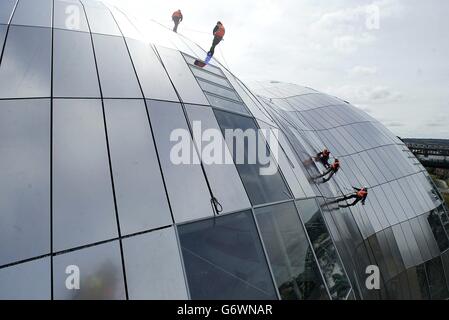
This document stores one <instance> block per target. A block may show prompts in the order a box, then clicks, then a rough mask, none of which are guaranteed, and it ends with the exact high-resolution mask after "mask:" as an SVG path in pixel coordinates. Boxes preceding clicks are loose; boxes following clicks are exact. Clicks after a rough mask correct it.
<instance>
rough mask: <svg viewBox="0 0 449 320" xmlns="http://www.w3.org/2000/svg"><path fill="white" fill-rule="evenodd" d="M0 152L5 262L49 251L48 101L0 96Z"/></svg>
mask: <svg viewBox="0 0 449 320" xmlns="http://www.w3.org/2000/svg"><path fill="white" fill-rule="evenodd" d="M0 154H1V156H0V181H1V183H0V243H1V245H0V265H4V264H8V263H11V262H14V261H19V260H24V259H28V258H32V257H35V256H39V255H43V254H47V253H49V252H50V165H49V164H50V101H48V100H14V101H5V100H2V101H0ZM0 288H1V285H0Z"/></svg>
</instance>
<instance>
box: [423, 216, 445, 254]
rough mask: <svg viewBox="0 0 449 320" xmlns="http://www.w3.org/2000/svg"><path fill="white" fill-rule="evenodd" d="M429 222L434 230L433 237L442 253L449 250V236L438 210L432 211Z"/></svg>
mask: <svg viewBox="0 0 449 320" xmlns="http://www.w3.org/2000/svg"><path fill="white" fill-rule="evenodd" d="M427 221H428V222H429V225H430V227H431V228H432V232H433V236H434V237H435V240H436V241H437V243H438V247H439V248H440V251H441V252H443V251H445V250H446V249H447V248H449V240H448V238H447V234H446V231H445V230H444V227H443V224H442V223H441V220H440V217H439V216H438V213H437V210H432V211H431V212H430V213H429V214H428V216H427Z"/></svg>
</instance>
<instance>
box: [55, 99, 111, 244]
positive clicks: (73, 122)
mask: <svg viewBox="0 0 449 320" xmlns="http://www.w3.org/2000/svg"><path fill="white" fill-rule="evenodd" d="M116 236H117V225H116V217H115V210H114V199H113V195H112V186H111V177H110V171H109V162H108V154H107V148H106V139H105V132H104V126H103V114H102V107H101V102H100V101H99V100H55V101H54V105H53V241H54V243H53V244H54V249H55V250H56V251H59V250H64V249H68V248H72V247H76V246H81V245H85V244H88V243H93V242H96V241H101V240H106V239H110V238H114V237H116Z"/></svg>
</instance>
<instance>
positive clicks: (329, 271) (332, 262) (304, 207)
mask: <svg viewBox="0 0 449 320" xmlns="http://www.w3.org/2000/svg"><path fill="white" fill-rule="evenodd" d="M296 203H297V205H298V210H299V213H300V215H301V218H302V221H303V222H304V225H305V226H306V231H307V233H308V235H309V238H310V241H311V242H312V245H313V249H314V250H315V254H316V257H317V259H318V264H319V265H320V267H321V270H322V272H323V275H324V277H325V280H326V283H327V286H328V288H329V291H330V293H331V295H332V298H334V299H344V298H345V297H346V296H347V294H348V292H349V290H350V289H351V286H350V284H349V280H348V278H347V277H346V273H345V271H344V269H343V266H342V264H341V262H340V258H339V256H338V253H337V249H336V248H335V246H334V243H333V242H332V239H331V236H330V234H329V231H328V229H327V227H326V223H325V222H324V219H323V216H322V214H321V211H320V209H319V207H318V205H317V203H316V201H315V200H314V199H308V200H301V201H297V202H296Z"/></svg>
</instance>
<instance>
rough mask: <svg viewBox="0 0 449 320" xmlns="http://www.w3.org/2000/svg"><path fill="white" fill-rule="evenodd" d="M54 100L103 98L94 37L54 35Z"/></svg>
mask: <svg viewBox="0 0 449 320" xmlns="http://www.w3.org/2000/svg"><path fill="white" fill-rule="evenodd" d="M53 48H54V51H53V96H55V97H83V98H99V97H100V89H99V87H98V77H97V70H96V68H95V59H94V53H93V50H92V42H91V38H90V34H88V33H82V32H74V31H66V30H55V31H54V43H53Z"/></svg>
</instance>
